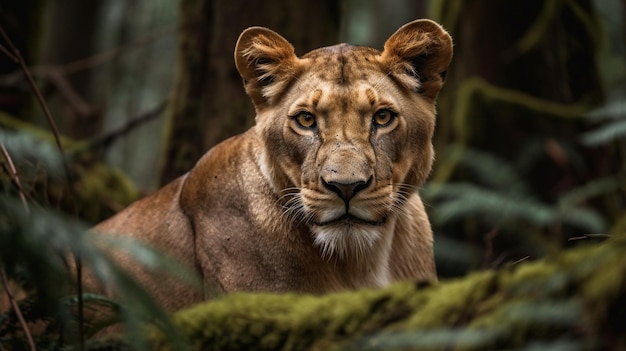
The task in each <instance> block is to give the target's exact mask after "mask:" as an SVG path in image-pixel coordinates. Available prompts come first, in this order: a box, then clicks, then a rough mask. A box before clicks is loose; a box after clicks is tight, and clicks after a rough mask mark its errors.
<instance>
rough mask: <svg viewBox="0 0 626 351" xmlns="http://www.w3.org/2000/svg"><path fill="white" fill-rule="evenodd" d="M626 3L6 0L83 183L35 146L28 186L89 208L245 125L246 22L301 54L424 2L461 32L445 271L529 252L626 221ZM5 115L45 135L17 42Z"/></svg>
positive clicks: (15, 133)
mask: <svg viewBox="0 0 626 351" xmlns="http://www.w3.org/2000/svg"><path fill="white" fill-rule="evenodd" d="M625 13H626V12H625V11H624V1H618V0H614V1H591V0H576V1H574V0H567V1H565V0H563V1H539V0H537V1H513V2H502V1H497V0H481V1H389V0H387V1H385V0H367V1H356V0H344V1H321V2H315V3H313V2H295V1H288V0H285V1H236V0H235V1H233V0H229V1H221V0H213V1H200V0H182V1H178V2H173V1H146V0H133V1H120V0H94V1H88V2H86V1H82V0H62V1H4V2H3V5H2V7H1V12H0V24H1V25H2V28H3V29H4V31H5V32H6V34H7V35H8V37H9V38H10V39H11V40H12V41H13V42H14V44H15V45H16V46H17V48H18V49H19V50H20V52H21V54H22V56H23V57H24V61H25V63H26V65H27V66H28V68H29V69H30V71H31V73H32V75H33V77H34V79H35V81H36V82H37V84H38V86H39V88H40V89H41V91H42V94H43V97H44V99H45V102H46V103H47V104H48V106H49V108H50V110H51V114H52V116H53V118H54V121H55V122H56V125H57V127H58V131H59V134H60V135H61V137H62V139H63V148H64V149H65V152H66V153H67V154H68V155H69V162H70V164H71V171H72V172H73V173H74V175H73V177H72V181H73V182H74V183H75V184H73V185H72V187H73V188H74V189H75V192H76V194H73V195H72V196H73V197H74V198H72V199H70V198H69V197H70V195H69V193H68V190H67V189H66V187H68V184H64V180H65V179H64V178H61V179H60V180H59V179H54V178H53V179H50V174H49V173H48V172H49V170H47V169H45V167H43V166H41V165H40V164H37V163H36V162H37V161H35V160H30V161H32V162H29V163H27V164H24V165H22V167H25V168H30V169H20V170H19V171H20V172H22V173H24V174H25V175H24V179H22V183H23V184H22V186H24V187H25V190H26V192H27V193H29V194H30V195H31V196H33V197H34V198H37V200H38V201H39V202H41V203H43V204H45V205H49V206H53V207H57V208H60V209H61V210H63V211H66V212H68V213H70V214H72V215H78V216H79V217H81V218H84V219H85V220H87V221H89V222H92V223H94V222H97V221H99V220H101V219H103V218H106V217H107V216H109V215H111V214H112V213H114V212H115V211H118V210H119V209H121V208H123V207H124V206H125V205H127V204H128V203H129V202H130V201H132V200H134V199H136V198H137V197H139V196H141V195H143V194H147V193H149V192H151V191H154V190H155V189H157V188H158V187H160V186H162V185H163V184H165V183H167V182H169V181H170V180H172V179H173V178H175V177H177V176H179V175H180V174H182V173H184V172H186V171H187V170H188V169H189V168H191V167H192V166H193V165H194V163H195V161H196V160H197V159H198V158H199V157H200V156H201V155H202V154H203V153H204V152H206V151H207V150H208V149H209V148H210V147H211V146H213V145H215V144H216V143H218V142H220V141H221V140H224V139H225V138H227V137H229V136H232V135H235V134H237V133H240V132H242V131H243V130H245V129H247V128H248V127H249V126H250V125H251V124H252V123H253V117H254V113H253V109H252V106H251V103H250V102H249V99H248V97H247V96H246V95H245V93H244V90H243V88H242V85H241V81H240V78H239V76H238V74H237V72H236V70H235V66H234V64H233V59H232V57H233V54H232V52H233V48H234V44H235V41H236V39H237V37H238V35H239V33H240V32H241V31H242V30H243V29H245V28H246V27H248V26H252V25H262V26H267V27H269V28H272V29H274V30H276V31H278V32H279V33H281V34H283V35H284V36H285V37H286V38H288V39H289V40H290V41H292V43H293V44H294V46H295V47H296V51H297V53H299V54H304V53H306V52H307V51H309V50H311V49H314V48H317V47H319V46H325V45H332V44H334V43H337V42H350V43H353V44H359V45H369V46H373V47H377V48H381V47H382V44H383V42H384V40H385V39H386V38H387V37H388V36H389V35H390V34H391V33H392V32H393V31H395V29H397V28H398V27H399V26H401V25H402V24H404V23H406V22H408V21H410V20H412V19H415V18H421V17H428V18H432V19H435V20H437V21H439V22H440V23H442V24H443V25H444V26H445V28H447V29H448V31H449V32H450V33H451V34H452V36H453V38H454V42H455V56H454V60H453V63H452V66H451V67H450V70H449V74H448V80H447V83H446V86H445V88H444V90H443V92H442V94H441V97H440V100H439V104H438V110H439V120H438V128H437V135H436V139H435V145H436V151H437V162H436V165H435V169H434V171H433V174H432V177H431V180H430V182H429V183H428V184H427V185H426V186H425V187H424V189H423V196H424V199H425V201H426V202H427V204H428V209H429V211H430V212H431V213H430V214H431V218H432V221H433V224H434V227H435V233H436V238H437V243H438V245H437V247H438V250H437V252H438V257H439V258H440V261H441V264H440V272H441V274H443V275H456V274H462V273H464V272H465V271H467V270H468V269H477V268H485V267H496V266H500V265H502V264H505V263H507V262H511V261H516V260H519V259H524V258H526V257H529V258H537V257H540V256H543V255H546V254H548V253H550V252H553V251H554V250H559V249H560V248H561V247H563V246H566V245H568V244H571V243H572V240H574V239H580V238H581V237H582V236H583V235H586V234H594V235H600V234H601V235H605V234H610V233H613V234H615V233H618V232H623V231H624V230H625V228H626V211H625V208H626V207H625V201H626V200H625V191H626V181H625V179H626V178H625V177H624V172H625V166H624V159H625V158H626V128H625V124H626V120H625V118H626V117H625V116H624V115H625V108H624V106H625V105H624V104H626V97H625V95H626V93H625V90H626V88H625V86H626V77H625V68H624V67H625V63H624V62H626V60H625V49H624V47H625V40H624V37H625V33H626V30H625V29H624V22H625V21H624V17H625ZM2 45H3V47H4V48H7V46H6V43H2ZM0 125H1V126H2V129H3V134H7V135H9V136H10V137H11V138H12V139H15V138H17V139H19V137H22V138H24V140H26V139H28V138H32V139H35V140H43V141H48V142H49V141H51V140H52V136H53V134H52V131H50V129H49V127H48V123H47V122H46V119H45V117H44V114H43V112H42V110H41V108H40V107H39V105H38V103H37V100H36V99H35V97H34V95H33V93H32V90H31V88H30V86H29V85H28V84H27V81H26V80H25V78H24V75H23V73H22V72H21V71H20V68H19V66H18V65H17V64H16V63H15V62H13V61H12V59H11V57H10V55H0ZM34 156H36V155H34ZM16 161H17V162H18V163H20V162H19V161H20V160H16ZM18 168H19V167H18ZM29 172H31V173H32V172H34V174H32V175H30V176H27V175H28V173H29ZM587 238H588V237H587Z"/></svg>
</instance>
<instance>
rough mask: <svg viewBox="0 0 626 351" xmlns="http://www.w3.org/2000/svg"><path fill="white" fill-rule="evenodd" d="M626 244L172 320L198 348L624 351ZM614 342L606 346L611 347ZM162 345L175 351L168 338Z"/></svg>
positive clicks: (227, 301) (227, 304)
mask: <svg viewBox="0 0 626 351" xmlns="http://www.w3.org/2000/svg"><path fill="white" fill-rule="evenodd" d="M625 249H626V238H623V237H618V238H615V239H613V240H609V241H608V242H607V243H605V244H600V245H595V246H590V247H582V248H578V249H574V250H571V251H568V252H565V253H563V254H560V255H556V256H554V257H552V258H550V259H545V260H542V261H537V262H529V263H523V264H519V265H517V266H512V267H509V268H507V269H503V270H501V271H486V272H476V273H473V274H471V275H469V276H467V277H465V278H463V279H457V280H452V281H447V282H442V283H440V284H438V285H435V286H430V287H425V288H422V287H418V286H416V285H415V284H412V283H399V284H396V285H394V286H391V287H389V288H387V289H380V290H368V289H366V290H361V291H356V292H344V293H336V294H329V295H326V296H322V297H315V296H308V295H297V294H283V295H276V294H243V293H239V294H232V295H229V296H225V297H223V298H221V299H217V300H214V301H210V302H206V303H203V304H199V305H197V306H195V307H192V308H190V309H187V310H184V311H180V312H178V313H176V314H175V315H174V321H175V323H176V324H177V325H178V326H179V327H180V329H181V330H182V331H183V333H184V334H185V335H186V336H187V337H188V338H189V340H190V341H191V344H192V345H193V349H196V350H240V349H255V350H279V349H280V350H339V349H342V350H343V349H347V350H389V349H414V350H485V349H510V348H520V347H522V348H523V347H528V346H529V345H544V346H546V347H548V346H550V347H561V348H566V349H568V348H570V349H571V348H575V349H596V348H598V347H600V346H605V345H606V344H607V343H610V346H611V347H613V348H617V349H619V348H620V347H626V340H625V339H624V337H621V336H619V335H623V334H624V333H623V329H624V327H623V326H622V324H620V323H619V321H621V320H622V319H623V318H625V317H626V316H625V313H626V312H624V311H625V305H626V301H624V300H625V298H624V297H623V296H625V294H624V293H625V291H624V290H625V284H624V283H625V281H626V255H624V254H623V253H624V252H626V250H625ZM607 340H608V341H607ZM155 344H156V347H157V349H167V342H166V341H165V340H163V338H162V337H157V338H155Z"/></svg>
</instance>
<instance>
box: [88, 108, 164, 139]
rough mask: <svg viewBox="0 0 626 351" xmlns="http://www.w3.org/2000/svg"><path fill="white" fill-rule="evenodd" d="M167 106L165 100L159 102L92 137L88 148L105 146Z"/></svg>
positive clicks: (152, 117)
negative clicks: (151, 107)
mask: <svg viewBox="0 0 626 351" xmlns="http://www.w3.org/2000/svg"><path fill="white" fill-rule="evenodd" d="M166 106H167V101H163V102H161V103H160V104H159V105H157V106H156V107H154V108H153V109H152V110H149V111H145V112H143V113H141V114H139V115H137V116H134V117H132V118H131V119H130V120H129V121H128V122H127V123H126V124H124V125H123V126H121V127H119V128H117V129H113V130H112V131H110V132H108V133H105V134H102V135H100V136H98V137H96V138H94V139H93V140H92V141H91V142H90V143H89V148H90V149H94V148H97V147H100V146H103V147H106V146H108V145H109V144H111V143H112V142H113V141H115V139H118V138H120V137H122V136H124V135H126V134H127V133H129V132H130V131H132V130H133V129H135V128H136V127H138V126H140V125H141V124H143V123H146V122H148V121H150V120H152V119H154V118H156V117H158V116H159V115H160V114H161V113H162V112H163V111H164V110H165V107H166Z"/></svg>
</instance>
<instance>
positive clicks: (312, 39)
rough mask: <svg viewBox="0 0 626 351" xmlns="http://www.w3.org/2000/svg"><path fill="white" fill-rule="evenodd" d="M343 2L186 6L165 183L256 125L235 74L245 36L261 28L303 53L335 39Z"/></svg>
mask: <svg viewBox="0 0 626 351" xmlns="http://www.w3.org/2000/svg"><path fill="white" fill-rule="evenodd" d="M339 21H340V10H339V2H337V1H333V0H324V1H321V2H320V1H318V2H294V1H290V0H275V1H271V2H268V1H260V0H254V1H243V0H183V1H182V2H181V6H180V30H179V58H178V67H177V78H176V82H175V84H174V91H173V93H172V95H171V101H170V108H169V117H168V118H169V123H170V127H169V128H168V137H167V140H168V145H167V147H166V150H167V151H166V155H165V160H164V161H163V171H162V173H161V174H162V183H167V182H168V181H170V180H172V179H173V178H175V177H177V176H179V175H180V174H182V173H184V172H186V171H188V170H189V169H190V168H191V167H193V165H194V164H195V162H196V161H197V160H198V158H199V157H200V156H202V154H204V153H205V152H206V151H207V150H208V149H209V148H210V147H212V146H213V145H215V144H217V143H219V142H220V141H222V140H224V139H226V138H227V137H230V136H232V135H235V134H238V133H241V132H243V131H244V130H246V129H247V128H249V127H250V126H251V125H252V124H253V122H254V121H253V117H254V111H253V108H252V104H251V102H250V100H249V99H248V97H247V96H246V95H245V92H244V89H243V86H242V82H241V78H240V77H239V74H238V73H237V70H236V69H235V64H234V62H233V52H234V49H235V43H236V41H237V38H238V36H239V34H240V33H241V32H242V31H243V30H244V29H245V28H247V27H250V26H254V25H260V26H265V27H268V28H271V29H273V30H275V31H277V32H279V33H281V34H282V35H284V36H285V37H286V38H287V39H288V40H289V41H290V42H291V43H292V44H293V45H294V47H295V48H296V52H297V53H298V54H300V55H301V54H304V53H306V52H307V51H309V50H311V49H314V48H317V47H320V46H326V45H330V44H334V43H336V41H337V38H338V33H339Z"/></svg>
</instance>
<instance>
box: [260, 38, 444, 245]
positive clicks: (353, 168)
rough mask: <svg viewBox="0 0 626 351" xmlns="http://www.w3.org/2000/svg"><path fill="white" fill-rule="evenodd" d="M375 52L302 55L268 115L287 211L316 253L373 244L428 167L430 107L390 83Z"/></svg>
mask: <svg viewBox="0 0 626 351" xmlns="http://www.w3.org/2000/svg"><path fill="white" fill-rule="evenodd" d="M378 58H379V54H378V53H377V52H376V51H374V50H371V49H368V48H359V47H353V46H348V45H339V46H335V47H331V48H325V49H320V50H317V51H314V52H311V53H309V54H308V55H306V56H305V57H304V58H303V59H302V64H303V65H304V66H305V67H307V69H306V70H305V71H304V72H302V73H301V75H300V76H299V79H297V80H296V81H295V82H294V83H293V86H292V87H291V88H290V89H289V91H288V92H287V93H286V94H285V97H284V99H283V102H284V103H283V104H281V108H280V109H278V111H274V112H273V114H272V116H271V117H270V116H268V119H279V120H280V123H277V128H276V127H270V128H268V129H267V130H266V132H267V133H268V134H269V135H268V139H270V140H272V143H276V142H278V143H280V147H277V148H276V149H275V150H277V151H278V150H280V151H281V152H284V155H281V156H282V157H281V159H282V158H287V159H289V160H290V162H289V167H285V168H284V171H285V172H286V173H287V174H288V175H289V179H290V180H291V183H292V184H293V186H294V187H295V189H294V188H287V189H284V191H286V192H288V193H289V194H290V195H287V196H286V198H287V201H286V203H285V205H286V207H287V211H286V213H287V215H289V216H292V217H294V218H295V219H297V220H302V221H304V222H306V223H308V224H309V225H310V226H311V228H312V230H313V232H314V234H315V241H316V242H317V243H318V244H320V245H321V247H322V248H323V249H324V253H325V254H329V255H330V254H334V253H338V254H340V255H342V254H344V251H345V250H346V249H347V248H359V249H360V250H364V249H367V248H368V247H369V246H371V245H373V244H374V243H375V242H376V241H377V240H378V239H379V236H380V235H382V232H383V230H382V229H383V227H385V225H386V224H387V221H388V220H390V219H392V218H393V215H394V212H395V211H402V203H403V201H404V200H405V199H406V196H408V195H409V194H410V193H411V192H412V191H413V190H414V188H415V186H417V185H419V184H421V183H422V182H423V181H424V178H425V177H426V175H427V173H428V171H429V170H430V167H431V160H432V157H433V151H432V146H431V137H432V134H433V129H434V124H435V116H434V113H433V111H432V105H429V104H426V103H424V102H423V101H422V100H421V99H420V97H419V95H417V94H411V93H410V92H408V91H406V89H403V88H402V87H401V86H399V85H398V84H397V83H394V81H393V79H392V78H390V77H389V76H388V75H387V73H386V72H384V71H383V70H382V69H381V67H380V66H381V65H380V63H379V62H378ZM420 107H421V108H420ZM274 122H276V121H274ZM272 125H273V124H272Z"/></svg>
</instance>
